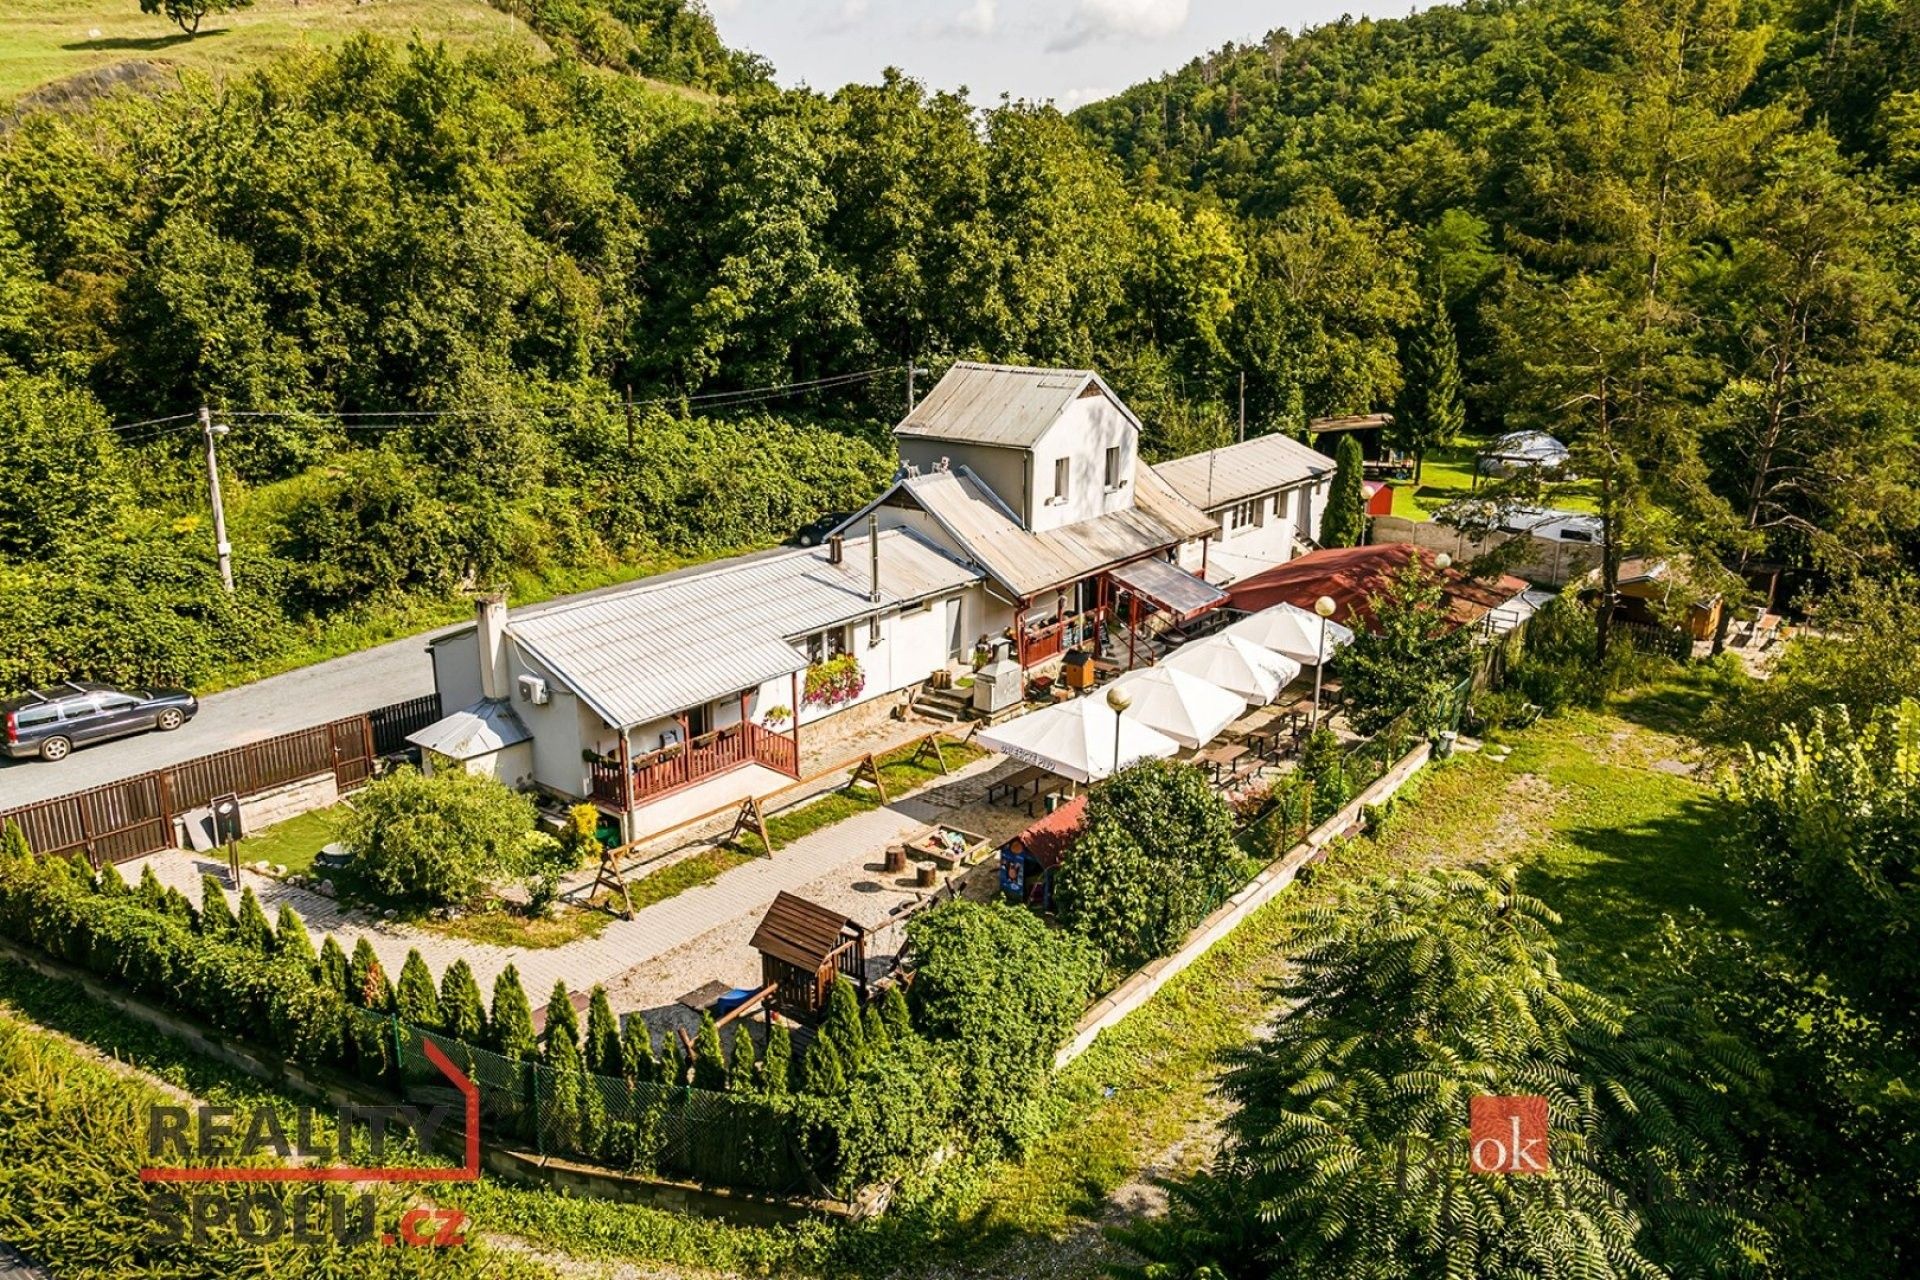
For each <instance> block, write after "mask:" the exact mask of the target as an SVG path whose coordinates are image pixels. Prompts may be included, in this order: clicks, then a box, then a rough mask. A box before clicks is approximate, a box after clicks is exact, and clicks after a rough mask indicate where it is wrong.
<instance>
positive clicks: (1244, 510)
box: [1223, 498, 1265, 536]
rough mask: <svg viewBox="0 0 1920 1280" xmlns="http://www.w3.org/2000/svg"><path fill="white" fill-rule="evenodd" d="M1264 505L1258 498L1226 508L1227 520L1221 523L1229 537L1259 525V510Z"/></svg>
mask: <svg viewBox="0 0 1920 1280" xmlns="http://www.w3.org/2000/svg"><path fill="white" fill-rule="evenodd" d="M1263 505H1265V504H1264V500H1263V499H1260V498H1249V499H1247V500H1246V501H1245V502H1237V503H1235V504H1234V505H1233V506H1231V507H1228V508H1227V518H1226V520H1225V521H1223V523H1224V524H1225V526H1226V532H1227V534H1228V535H1229V536H1231V535H1232V534H1235V533H1238V532H1239V531H1240V530H1242V529H1250V528H1252V527H1253V526H1255V525H1257V524H1259V523H1260V508H1261V507H1262V506H1263Z"/></svg>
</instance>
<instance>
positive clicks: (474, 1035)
mask: <svg viewBox="0 0 1920 1280" xmlns="http://www.w3.org/2000/svg"><path fill="white" fill-rule="evenodd" d="M440 1019H441V1021H442V1022H443V1023H445V1025H446V1029H447V1034H448V1035H450V1036H452V1037H453V1038H454V1039H455V1040H463V1041H465V1042H466V1043H468V1044H471V1045H484V1044H486V1043H487V1010H486V1006H485V1005H484V1004H482V1003H481V1000H480V984H479V983H477V982H475V981H474V980H473V969H472V967H471V966H470V965H468V964H467V962H466V961H465V960H464V959H462V960H455V961H454V962H453V963H452V964H450V965H448V966H447V971H446V972H445V973H443V974H441V975H440Z"/></svg>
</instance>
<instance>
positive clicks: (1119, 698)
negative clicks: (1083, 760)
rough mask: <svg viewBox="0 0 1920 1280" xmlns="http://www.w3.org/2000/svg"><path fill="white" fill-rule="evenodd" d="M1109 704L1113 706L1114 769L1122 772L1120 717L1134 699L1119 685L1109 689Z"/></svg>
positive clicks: (1116, 771)
mask: <svg viewBox="0 0 1920 1280" xmlns="http://www.w3.org/2000/svg"><path fill="white" fill-rule="evenodd" d="M1107 705H1108V706H1109V707H1112V708H1113V771H1114V772H1115V773H1118V772H1120V717H1121V716H1123V715H1125V714H1126V712H1127V708H1128V707H1130V706H1132V705H1133V699H1132V698H1129V697H1128V696H1127V691H1126V690H1124V689H1122V688H1121V687H1120V686H1119V685H1117V684H1116V685H1113V686H1110V687H1109V688H1108V689H1107Z"/></svg>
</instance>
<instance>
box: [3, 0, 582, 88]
mask: <svg viewBox="0 0 1920 1280" xmlns="http://www.w3.org/2000/svg"><path fill="white" fill-rule="evenodd" d="M416 32H417V33H419V34H420V35H421V36H423V37H425V38H426V39H428V40H429V41H433V40H444V41H445V42H446V43H447V44H448V45H450V46H453V47H456V48H459V47H464V46H469V45H474V44H478V43H481V42H490V41H507V42H510V43H514V44H519V45H523V46H525V47H527V48H529V49H535V50H539V51H542V52H544V51H545V50H546V47H547V46H546V43H545V42H544V41H542V40H541V39H540V38H539V37H538V36H536V35H535V34H534V33H533V32H532V31H531V30H529V29H528V27H527V25H526V24H525V23H523V22H521V21H520V20H519V19H518V18H514V17H510V16H509V15H507V14H505V13H502V12H501V11H500V10H498V9H495V8H493V7H492V6H491V5H489V4H487V3H486V2H485V0H377V2H376V3H372V4H365V3H358V2H356V0H301V2H300V3H299V4H298V5H294V4H292V3H290V0H257V2H256V3H255V4H254V5H253V6H252V7H251V8H247V9H242V10H240V11H238V12H236V13H223V14H212V15H209V16H208V17H207V18H206V20H205V21H204V22H202V23H201V28H200V34H199V35H197V36H192V37H189V36H188V35H186V34H185V33H184V32H182V31H181V30H180V29H179V28H178V27H176V26H174V25H173V23H171V22H169V21H167V19H166V18H165V17H163V16H161V15H159V14H146V13H142V12H141V11H140V6H139V4H138V3H136V0H16V3H13V4H10V5H8V6H7V8H6V12H5V15H4V16H0V102H8V101H12V100H13V99H15V98H17V97H19V96H20V95H21V94H22V93H25V92H28V91H30V90H33V89H37V88H39V87H41V86H43V85H46V84H48V83H50V82H52V81H55V80H59V79H62V78H63V77H66V76H71V75H75V74H77V73H80V72H87V71H97V70H101V69H104V68H106V67H109V66H111V65H113V64H115V63H122V62H134V61H137V62H146V63H151V64H155V65H157V66H158V67H160V68H161V69H163V70H165V71H167V72H171V71H172V70H173V69H175V68H187V69H191V70H194V71H202V72H207V73H211V74H215V75H224V74H227V73H229V72H231V71H232V70H234V69H235V68H240V69H245V68H248V67H251V66H253V65H255V64H257V63H259V62H261V61H262V60H264V59H266V58H268V57H271V56H273V55H274V54H278V53H282V52H284V51H286V50H288V49H294V48H303V47H304V48H328V47H331V46H333V45H338V44H342V43H344V42H345V41H346V40H348V39H350V38H351V37H353V36H356V35H361V34H372V35H384V36H389V37H392V38H394V39H397V40H406V39H408V38H409V37H411V36H412V35H414V34H415V33H416Z"/></svg>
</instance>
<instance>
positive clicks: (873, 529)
mask: <svg viewBox="0 0 1920 1280" xmlns="http://www.w3.org/2000/svg"><path fill="white" fill-rule="evenodd" d="M867 556H868V558H869V559H870V560H871V561H872V562H873V586H872V587H871V588H870V589H869V590H868V592H867V600H868V601H869V602H870V603H872V604H879V603H880V517H879V516H878V515H869V516H868V517H867Z"/></svg>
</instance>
